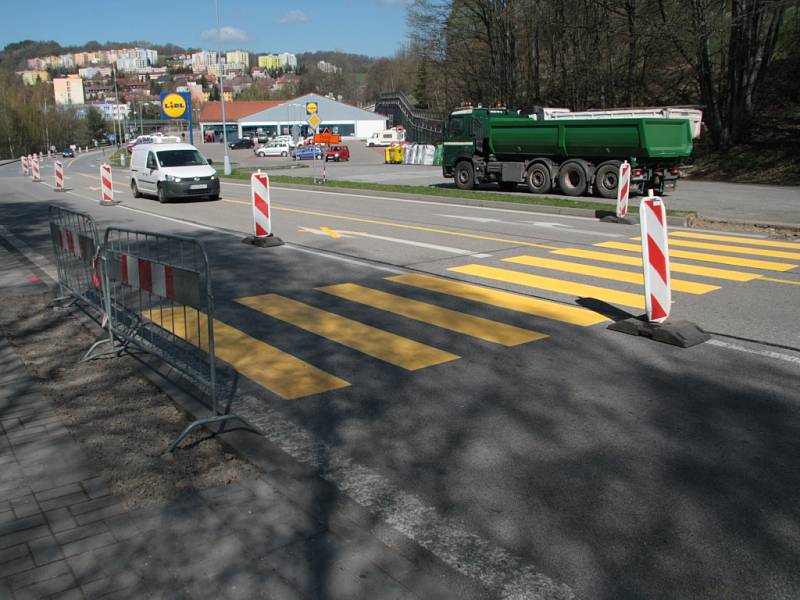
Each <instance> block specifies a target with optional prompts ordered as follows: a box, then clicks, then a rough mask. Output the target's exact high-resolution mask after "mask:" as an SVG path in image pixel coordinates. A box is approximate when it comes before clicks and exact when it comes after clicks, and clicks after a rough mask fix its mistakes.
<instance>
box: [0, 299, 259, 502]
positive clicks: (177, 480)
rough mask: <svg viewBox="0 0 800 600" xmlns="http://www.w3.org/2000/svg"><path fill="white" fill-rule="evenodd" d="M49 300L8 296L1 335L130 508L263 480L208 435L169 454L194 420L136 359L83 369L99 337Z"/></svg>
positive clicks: (2, 302)
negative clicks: (84, 359) (145, 373)
mask: <svg viewBox="0 0 800 600" xmlns="http://www.w3.org/2000/svg"><path fill="white" fill-rule="evenodd" d="M47 300H48V299H47V298H46V297H44V296H42V295H39V296H33V297H31V296H22V297H20V296H12V297H8V296H6V297H3V298H0V331H2V333H3V334H4V335H5V336H6V337H7V338H8V339H9V341H10V343H11V344H12V345H13V346H14V348H15V350H16V351H17V353H18V354H19V355H20V357H21V359H22V360H23V362H24V363H25V365H26V366H27V369H28V372H29V373H30V374H31V375H32V376H33V377H34V378H35V379H36V380H37V387H38V389H39V390H41V392H42V393H43V394H45V395H46V396H47V397H49V398H50V399H51V400H52V401H53V402H54V404H55V408H56V412H57V413H58V415H59V416H60V417H61V419H62V421H63V423H64V425H65V426H66V427H67V429H68V430H69V431H70V433H71V434H72V436H73V437H74V438H75V439H76V440H77V441H78V442H79V443H80V444H81V446H82V447H83V448H84V450H85V452H86V453H87V455H88V457H89V459H90V460H91V461H92V463H93V466H94V468H95V470H96V471H97V472H98V474H99V475H100V476H101V477H102V478H103V479H104V480H105V481H106V482H107V483H108V484H109V486H110V487H111V489H112V491H113V493H114V494H115V495H116V496H117V497H118V498H120V500H121V501H122V502H123V503H124V504H125V505H126V507H127V508H129V509H130V508H136V507H140V506H145V505H150V504H156V503H161V502H164V501H167V500H170V499H173V498H175V497H177V496H179V495H183V494H186V493H191V492H192V491H194V490H197V489H203V488H208V487H214V486H218V485H225V484H227V483H232V482H234V481H239V480H246V479H253V478H255V477H256V476H257V471H256V469H255V468H254V467H253V466H252V465H250V463H248V462H246V461H244V460H242V459H240V458H239V457H238V456H237V455H235V454H233V453H231V452H230V451H228V449H227V448H226V447H225V446H223V445H222V444H221V443H220V442H219V441H217V440H215V439H210V438H209V433H208V432H207V431H205V430H202V429H201V430H199V431H196V432H194V433H192V434H191V435H190V436H189V437H188V438H187V439H186V440H184V441H183V442H182V444H181V449H179V450H177V451H176V452H175V453H174V454H166V453H165V450H166V448H167V447H168V446H169V444H170V443H171V442H172V440H174V439H175V438H176V437H177V436H178V435H179V434H180V432H181V431H182V430H183V429H184V428H185V427H186V425H187V424H188V422H189V421H188V420H187V417H186V416H185V414H184V413H182V412H181V411H179V410H178V409H177V408H176V407H175V405H174V404H173V402H172V400H170V398H169V397H168V396H166V395H165V394H164V393H163V392H162V391H161V390H159V389H158V388H156V387H155V386H153V385H152V384H151V383H150V382H149V381H147V380H146V379H145V378H144V377H142V376H141V375H140V374H139V373H138V368H139V363H138V362H136V361H135V359H133V358H131V357H130V356H123V357H121V358H113V359H106V360H97V361H93V362H91V363H83V364H81V363H79V360H80V359H81V357H82V356H83V353H84V352H85V351H86V350H87V349H88V348H89V346H90V345H91V344H92V343H93V342H94V341H96V339H97V338H95V337H94V336H93V335H92V334H91V333H90V332H89V330H88V329H87V328H86V326H85V325H84V324H83V322H82V321H81V320H79V319H78V318H77V317H76V316H74V315H72V314H70V312H69V311H67V310H64V309H56V308H48V307H47ZM98 334H99V330H98Z"/></svg>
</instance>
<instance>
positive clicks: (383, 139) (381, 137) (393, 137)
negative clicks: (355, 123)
mask: <svg viewBox="0 0 800 600" xmlns="http://www.w3.org/2000/svg"><path fill="white" fill-rule="evenodd" d="M404 141H406V131H405V129H403V128H402V127H393V128H392V129H384V130H383V131H376V132H375V133H373V134H372V135H371V136H370V137H368V138H367V140H366V142H364V143H365V144H366V145H367V146H368V147H372V146H391V145H392V144H399V143H401V142H404Z"/></svg>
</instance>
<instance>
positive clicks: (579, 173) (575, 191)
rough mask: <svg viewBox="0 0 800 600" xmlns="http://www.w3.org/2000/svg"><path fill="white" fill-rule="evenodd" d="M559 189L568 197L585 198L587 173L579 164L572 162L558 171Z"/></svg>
mask: <svg viewBox="0 0 800 600" xmlns="http://www.w3.org/2000/svg"><path fill="white" fill-rule="evenodd" d="M558 187H560V188H561V191H562V192H563V193H565V194H566V195H567V196H583V195H584V194H585V193H586V171H584V169H583V165H581V164H580V163H579V162H575V161H570V162H565V163H564V164H563V165H561V168H560V169H559V170H558Z"/></svg>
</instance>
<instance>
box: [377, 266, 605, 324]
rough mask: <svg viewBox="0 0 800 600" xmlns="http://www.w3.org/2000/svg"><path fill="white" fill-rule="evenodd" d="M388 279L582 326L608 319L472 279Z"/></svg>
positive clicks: (428, 276) (583, 309)
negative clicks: (498, 288)
mask: <svg viewBox="0 0 800 600" xmlns="http://www.w3.org/2000/svg"><path fill="white" fill-rule="evenodd" d="M387 280H389V281H393V282H395V283H402V284H404V285H410V286H412V287H416V288H420V289H423V290H429V291H432V292H438V293H440V294H447V295H449V296H455V297H457V298H464V299H466V300H472V301H473V302H481V303H483V304H488V305H490V306H497V307H499V308H505V309H507V310H513V311H515V312H520V313H525V314H528V315H534V316H537V317H543V318H545V319H552V320H554V321H561V322H562V323H570V324H572V325H580V326H582V327H586V326H587V325H596V324H597V323H603V322H604V321H607V320H608V319H606V318H605V317H604V316H602V315H599V314H597V313H596V312H593V311H591V310H587V309H585V308H580V307H577V306H568V305H566V304H559V303H558V302H552V301H550V300H541V299H540V298H531V297H530V296H521V295H520V294H514V293H512V292H506V291H503V290H493V289H490V288H485V287H483V286H480V285H475V284H473V283H464V282H463V281H453V280H452V279H443V278H441V277H433V276H431V275H421V274H416V273H412V274H408V275H395V276H392V277H387Z"/></svg>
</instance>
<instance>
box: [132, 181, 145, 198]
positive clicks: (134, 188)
mask: <svg viewBox="0 0 800 600" xmlns="http://www.w3.org/2000/svg"><path fill="white" fill-rule="evenodd" d="M131 194H133V197H134V198H141V197H142V193H141V192H140V191H139V188H138V187H137V186H136V180H135V179H131Z"/></svg>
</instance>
